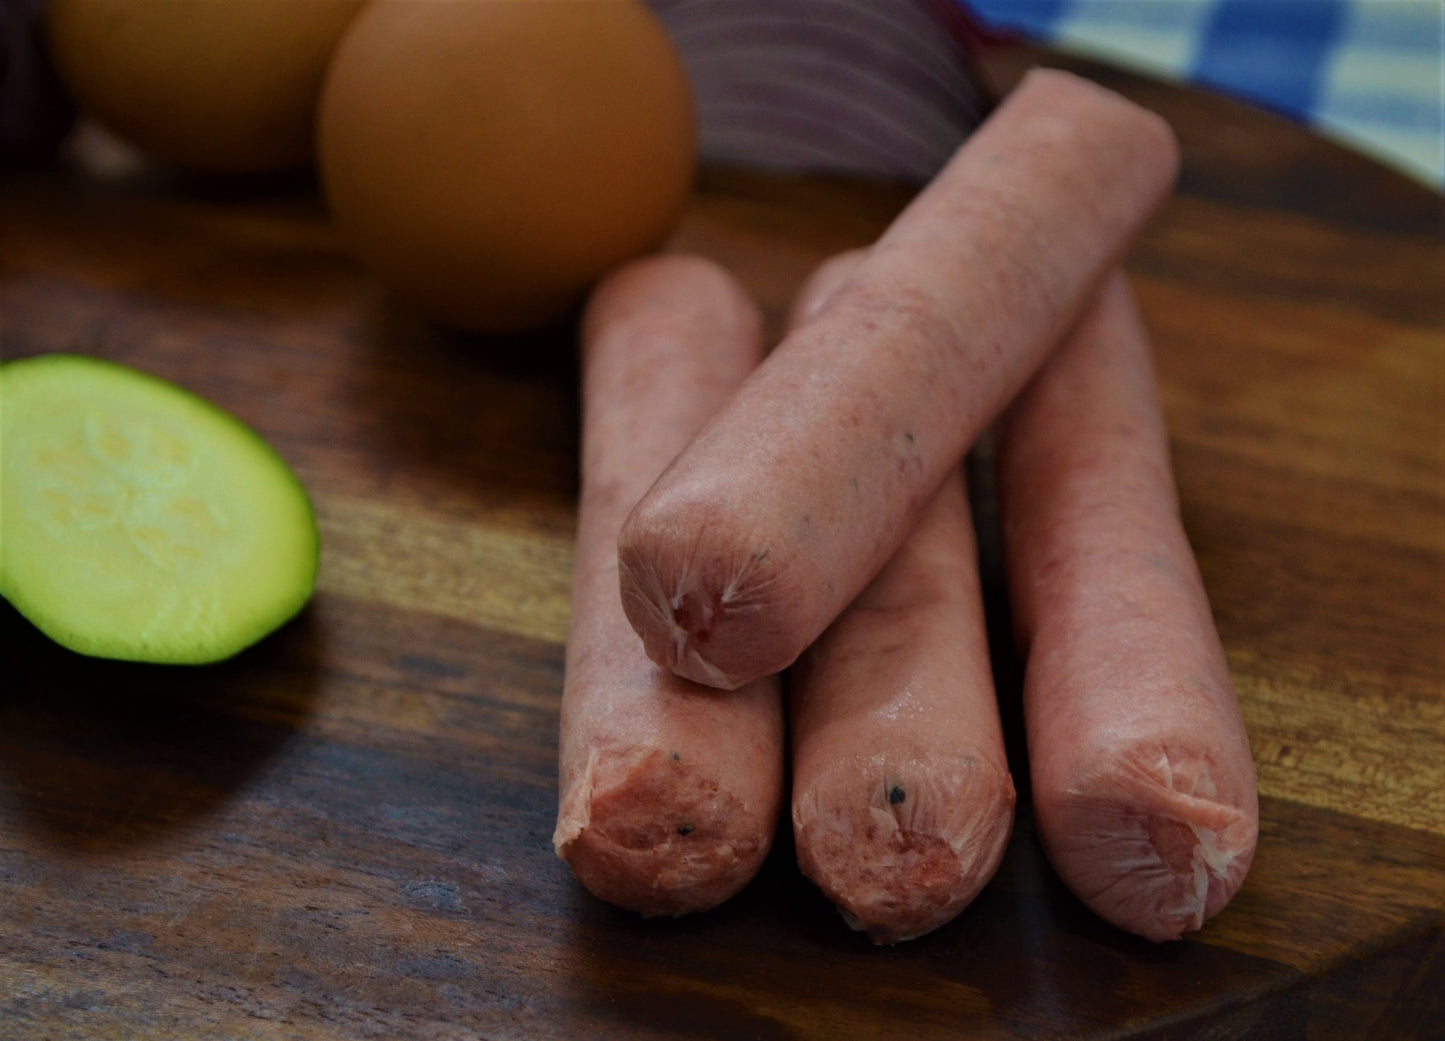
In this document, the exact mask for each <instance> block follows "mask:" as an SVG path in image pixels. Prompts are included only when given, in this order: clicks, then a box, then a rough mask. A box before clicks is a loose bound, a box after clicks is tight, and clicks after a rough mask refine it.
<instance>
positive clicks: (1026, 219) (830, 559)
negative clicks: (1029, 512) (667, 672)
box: [619, 70, 1178, 688]
mask: <svg viewBox="0 0 1445 1041" xmlns="http://www.w3.org/2000/svg"><path fill="white" fill-rule="evenodd" d="M1177 165H1178V147H1177V144H1176V143H1175V140H1174V137H1173V135H1172V133H1171V132H1170V130H1169V128H1168V126H1167V125H1166V124H1165V123H1164V121H1163V120H1162V119H1160V118H1159V117H1158V116H1155V115H1154V114H1152V113H1149V112H1146V111H1145V110H1143V109H1141V108H1139V107H1137V106H1135V105H1134V104H1132V103H1131V102H1129V101H1126V100H1125V99H1123V98H1121V97H1119V96H1118V95H1115V94H1113V93H1111V92H1110V91H1107V90H1105V89H1103V88H1102V87H1098V86H1095V85H1093V84H1091V83H1088V82H1087V81H1085V80H1083V79H1080V78H1078V77H1075V76H1072V75H1069V74H1067V73H1063V72H1056V71H1047V70H1044V71H1035V72H1033V73H1030V74H1029V75H1028V76H1027V77H1026V78H1025V80H1024V81H1023V83H1022V85H1021V86H1020V87H1019V88H1018V89H1017V90H1016V91H1014V92H1013V93H1012V94H1011V95H1010V96H1009V97H1008V98H1007V99H1005V101H1004V102H1003V104H1001V105H1000V106H999V107H998V108H997V109H996V110H995V111H994V113H993V114H992V115H991V116H990V117H989V119H988V120H987V121H986V122H985V123H984V124H983V125H982V126H981V127H980V129H979V130H978V131H977V132H976V133H975V134H974V135H973V136H972V137H971V138H969V140H968V141H967V142H965V143H964V144H963V146H962V147H961V148H960V149H959V150H958V152H957V153H956V155H955V157H954V158H953V159H951V160H950V161H949V163H948V165H947V166H945V168H944V169H943V170H942V171H941V172H940V173H939V175H938V176H937V177H936V178H935V179H934V181H933V182H932V183H931V184H930V185H928V186H927V187H926V188H925V189H924V190H923V191H922V192H920V193H919V194H918V196H917V197H916V198H915V199H914V200H913V202H911V203H910V204H909V206H908V207H907V208H906V209H905V210H904V211H903V213H901V214H900V215H899V217H898V218H897V219H896V220H895V221H894V222H893V223H892V225H890V227H889V228H888V229H887V230H886V231H885V232H884V234H883V236H882V237H881V238H880V239H879V240H878V242H877V243H876V244H875V245H874V246H873V248H872V249H871V250H870V251H869V254H868V256H867V257H866V258H865V259H864V260H863V262H862V263H861V264H860V266H859V268H858V271H857V272H856V274H855V275H854V276H853V277H852V278H850V279H849V280H848V282H847V284H846V285H844V286H842V287H840V288H839V290H838V292H837V293H836V294H835V295H834V296H833V297H832V299H831V300H830V301H829V302H828V303H827V304H826V305H825V306H824V307H823V309H822V311H821V312H820V313H819V314H818V316H817V317H816V318H815V319H814V320H813V321H811V322H808V323H807V324H805V325H803V326H800V327H799V328H798V329H797V330H795V331H794V332H792V333H791V334H790V335H788V336H787V337H785V338H784V341H783V343H782V344H781V345H780V346H779V347H778V348H777V349H776V350H774V351H773V353H772V354H771V355H770V356H769V358H768V359H767V361H765V362H764V363H763V364H762V366H761V367H760V368H759V369H758V370H757V371H756V372H755V373H754V374H753V375H752V376H751V377H749V379H748V380H747V382H745V383H744V385H743V386H742V388H741V389H740V390H739V392H738V393H737V394H736V395H735V396H734V397H733V398H732V399H731V401H730V402H729V403H728V404H727V405H726V406H725V407H724V408H723V410H722V411H721V412H720V413H719V414H718V415H717V416H716V417H715V418H714V419H712V420H711V421H709V423H708V424H707V425H706V426H705V427H704V429H703V430H702V431H701V432H700V433H699V434H698V436H697V437H696V438H694V439H693V440H692V442H691V443H690V444H689V445H688V447H687V448H686V449H685V450H684V451H683V452H682V453H681V454H680V455H679V456H678V458H677V459H676V460H675V461H674V462H673V463H672V464H671V466H669V467H668V469H667V471H666V472H665V473H664V474H663V476H662V477H661V478H660V479H659V481H658V482H657V483H656V484H655V485H654V486H653V487H652V489H651V490H650V491H649V492H648V493H647V495H646V496H644V497H643V498H642V500H641V501H640V502H639V503H638V504H637V506H636V508H635V509H634V510H633V512H632V514H631V515H630V516H629V517H628V519H627V521H626V523H625V524H624V525H623V529H622V533H621V536H620V539H619V565H620V575H619V580H620V584H621V589H622V598H623V607H624V610H625V611H626V612H627V617H628V619H629V620H630V621H631V623H632V625H633V626H634V628H636V630H637V631H638V633H639V634H640V635H641V636H642V639H643V642H644V644H645V646H646V648H647V653H648V654H649V655H650V656H651V657H652V659H653V660H654V661H657V662H659V663H661V664H664V665H666V666H667V667H668V668H670V669H672V670H674V671H676V672H677V673H679V674H680V675H683V676H687V677H689V678H691V679H694V680H697V681H699V682H702V683H707V684H710V685H712V686H717V687H724V688H735V687H737V686H740V685H741V684H744V683H747V682H749V681H751V680H753V679H755V678H757V677H758V676H764V675H767V674H769V673H773V672H777V671H779V670H781V669H782V668H784V667H786V666H787V665H788V664H790V663H791V662H792V661H793V660H794V659H795V658H796V657H797V655H798V654H799V653H800V652H801V651H802V650H803V648H804V647H806V646H808V645H809V644H810V643H812V642H813V640H815V639H816V638H817V637H818V635H819V634H821V633H822V631H823V630H824V629H825V628H827V626H828V624H829V623H831V622H832V620H833V619H834V618H835V617H836V616H837V615H838V613H839V612H840V611H841V610H842V609H843V607H844V606H846V605H847V604H848V602H849V601H851V600H852V599H853V598H854V597H855V596H857V595H858V593H859V592H860V591H861V590H862V588H863V587H864V586H865V585H867V583H868V582H869V580H870V579H872V577H873V576H874V575H875V574H876V573H877V572H878V570H879V569H880V568H881V567H882V566H883V564H884V562H885V561H886V560H887V559H888V558H889V557H890V556H892V554H893V552H894V550H896V549H897V548H898V546H899V544H901V543H902V541H903V539H904V538H905V537H906V536H907V534H908V532H909V531H910V530H911V529H912V527H913V526H914V523H915V522H916V520H917V516H918V513H919V511H920V510H921V509H922V508H923V506H924V505H926V504H927V503H928V501H929V500H930V499H931V498H932V496H933V493H934V491H935V490H936V489H937V488H938V486H939V484H940V483H942V481H943V478H944V475H945V474H947V473H949V472H950V471H951V470H952V469H953V468H954V467H955V466H956V465H957V464H958V462H959V460H960V459H961V458H962V457H963V455H964V453H965V451H966V450H967V448H968V447H969V445H970V444H971V443H972V441H973V439H974V438H975V437H976V436H977V434H978V433H979V432H980V431H981V430H982V429H983V427H984V426H985V425H986V424H988V423H989V422H991V421H992V420H993V418H994V417H995V416H996V414H997V413H998V412H999V411H1001V410H1002V408H1003V406H1004V405H1005V404H1006V403H1007V402H1008V401H1009V400H1010V399H1012V398H1013V396H1014V395H1015V394H1016V393H1017V391H1018V390H1019V389H1020V388H1021V387H1022V386H1023V384H1024V383H1025V382H1026V381H1027V380H1028V378H1029V376H1030V375H1032V373H1033V372H1034V371H1035V370H1036V369H1037V367H1038V366H1039V365H1040V364H1041V363H1042V361H1043V358H1044V355H1045V354H1046V352H1047V350H1048V348H1049V347H1051V346H1052V345H1053V344H1054V343H1055V342H1056V341H1057V340H1058V338H1059V337H1060V336H1061V335H1062V334H1063V333H1064V332H1065V331H1066V330H1067V328H1068V326H1070V325H1071V324H1072V322H1073V319H1074V318H1075V316H1076V314H1077V312H1078V311H1080V310H1081V309H1082V307H1083V305H1084V303H1085V301H1086V300H1087V298H1088V297H1089V295H1090V294H1091V293H1092V291H1093V289H1094V288H1095V286H1096V284H1097V282H1098V281H1099V280H1100V279H1101V278H1102V277H1103V274H1104V272H1105V271H1106V270H1107V269H1108V268H1109V267H1110V266H1111V265H1112V264H1113V262H1114V261H1115V260H1116V259H1117V258H1118V257H1119V256H1120V254H1121V253H1122V252H1123V250H1124V249H1125V248H1126V246H1127V244H1128V242H1129V240H1130V239H1131V238H1132V236H1133V235H1134V234H1135V232H1136V231H1137V230H1138V229H1139V228H1140V226H1141V225H1142V224H1143V223H1144V221H1145V220H1146V219H1147V218H1148V216H1149V215H1150V214H1151V212H1152V211H1153V210H1154V208H1155V207H1156V205H1157V204H1158V203H1159V202H1160V201H1161V200H1162V199H1163V198H1164V196H1165V195H1166V194H1167V192H1168V190H1169V188H1170V186H1171V184H1172V181H1173V178H1174V176H1175V172H1176V169H1177Z"/></svg>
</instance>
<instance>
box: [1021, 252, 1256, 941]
mask: <svg viewBox="0 0 1445 1041" xmlns="http://www.w3.org/2000/svg"><path fill="white" fill-rule="evenodd" d="M997 444H998V478H999V505H1000V515H1001V518H1002V524H1003V538H1004V554H1005V560H1006V566H1007V571H1008V579H1009V599H1010V603H1011V606H1012V609H1013V613H1014V621H1015V630H1016V632H1017V635H1018V637H1019V642H1020V646H1021V648H1022V649H1023V652H1024V655H1025V673H1024V716H1025V722H1026V730H1027V733H1028V753H1029V764H1030V778H1031V781H1032V786H1031V787H1032V790H1033V802H1034V814H1035V817H1036V819H1037V823H1038V830H1039V836H1040V839H1041V840H1042V842H1043V845H1044V849H1045V851H1046V852H1047V854H1048V857H1049V859H1050V861H1051V863H1052V864H1053V866H1054V868H1055V870H1056V871H1057V872H1058V873H1059V875H1060V877H1061V878H1063V880H1064V882H1065V883H1066V884H1067V885H1068V886H1069V887H1070V888H1071V889H1072V890H1073V891H1074V892H1075V893H1076V894H1077V895H1078V896H1079V898H1080V899H1082V900H1083V901H1084V903H1086V904H1087V905H1088V906H1089V907H1091V908H1092V909H1093V910H1094V911H1095V912H1097V913H1098V914H1100V915H1102V916H1103V917H1104V918H1105V919H1107V920H1108V921H1110V922H1112V923H1114V924H1115V925H1117V926H1119V927H1120V928H1123V929H1127V930H1129V931H1131V932H1134V933H1137V934H1139V935H1141V936H1144V937H1147V938H1149V939H1151V940H1166V939H1173V938H1177V937H1179V936H1180V935H1182V934H1183V933H1184V932H1186V931H1189V930H1193V929H1198V928H1199V927H1200V926H1201V925H1202V924H1203V923H1204V921H1205V920H1206V919H1208V918H1209V917H1211V916H1212V915H1214V914H1215V913H1217V912H1218V911H1219V910H1220V909H1221V908H1222V907H1224V905H1225V904H1226V903H1228V901H1229V899H1230V898H1231V897H1232V896H1233V894H1234V892H1235V890H1236V889H1238V888H1239V885H1240V883H1241V882H1242V881H1243V879H1244V876H1245V873H1246V871H1248V869H1249V864H1250V861H1251V860H1252V859H1253V856H1254V848H1255V842H1256V839H1257V837H1258V832H1259V806H1258V800H1257V798H1256V793H1255V771H1254V760H1253V758H1252V756H1251V753H1250V748H1249V740H1248V737H1247V735H1246V734H1245V729H1244V720H1243V717H1242V715H1241V713H1240V708H1239V702H1238V700H1237V699H1236V697H1235V693H1234V687H1233V685H1232V683H1231V681H1230V675H1229V666H1228V663H1227V662H1226V660H1225V656H1224V650H1223V648H1222V646H1221V644H1220V640H1219V635H1218V632H1217V631H1216V629H1215V626H1214V620H1213V617H1212V616H1211V614H1210V608H1209V602H1208V599H1207V597H1206V594H1205V589H1204V583H1203V580H1202V579H1201V577H1200V574H1199V569H1198V566H1197V564H1196V563H1195V559H1194V554H1193V551H1192V549H1191V548H1190V545H1189V541H1188V538H1187V536H1186V535H1185V532H1184V527H1183V524H1182V523H1181V520H1180V516H1179V508H1178V496H1177V492H1176V489H1175V486H1174V480H1173V476H1172V473H1171V467H1170V459H1169V445H1168V435H1167V432H1166V429H1165V425H1164V419H1163V415H1162V412H1161V409H1160V406H1159V401H1158V391H1157V389H1156V386H1155V378H1154V372H1153V367H1152V361H1151V358H1150V349H1149V342H1148V336H1147V332H1146V330H1145V328H1144V325H1143V322H1142V319H1141V317H1140V315H1139V313H1138V311H1137V309H1136V307H1135V304H1134V300H1133V297H1132V295H1131V293H1130V290H1129V286H1128V283H1127V281H1126V280H1125V278H1124V276H1123V275H1122V274H1120V273H1118V272H1116V273H1115V274H1114V275H1113V276H1112V277H1111V278H1110V279H1109V281H1108V282H1107V284H1106V285H1105V287H1104V289H1103V291H1102V293H1101V295H1100V297H1099V299H1098V301H1097V303H1096V304H1095V306H1094V307H1093V308H1092V309H1091V310H1090V311H1089V312H1088V313H1087V314H1086V316H1085V318H1084V319H1083V321H1082V322H1081V323H1080V325H1079V327H1078V328H1077V329H1076V330H1075V331H1074V332H1073V333H1072V334H1071V336H1070V337H1069V338H1068V339H1067V340H1066V341H1065V342H1064V344H1063V345H1062V346H1061V348H1060V349H1059V351H1058V352H1057V353H1056V354H1055V355H1054V357H1053V358H1052V359H1051V360H1050V361H1049V363H1048V364H1047V365H1046V366H1045V367H1044V369H1043V371H1042V372H1040V373H1039V375H1038V377H1037V378H1036V379H1035V380H1034V381H1033V382H1032V383H1031V384H1030V385H1029V387H1028V388H1027V389H1026V390H1025V392H1024V393H1023V394H1022V395H1021V396H1020V398H1019V399H1018V400H1017V401H1016V402H1015V403H1014V404H1013V405H1012V406H1011V407H1010V408H1009V410H1008V412H1007V413H1006V414H1005V416H1004V417H1003V419H1002V420H1001V421H1000V425H999V434H998V442H997Z"/></svg>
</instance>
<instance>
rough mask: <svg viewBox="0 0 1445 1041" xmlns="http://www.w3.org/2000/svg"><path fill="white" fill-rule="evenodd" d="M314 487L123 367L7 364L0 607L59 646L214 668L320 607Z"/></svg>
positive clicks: (223, 420) (178, 394)
mask: <svg viewBox="0 0 1445 1041" xmlns="http://www.w3.org/2000/svg"><path fill="white" fill-rule="evenodd" d="M319 549H320V545H319V538H318V535H317V530H316V518H315V514H314V512H313V510H312V508H311V503H310V500H309V499H308V498H307V495H306V491H305V489H304V488H302V486H301V483H300V482H299V481H298V480H297V479H296V476H295V475H294V474H293V473H292V472H291V470H290V468H289V467H287V465H286V464H285V462H284V461H282V459H281V458H280V456H278V455H277V454H276V453H275V451H273V450H272V449H271V447H270V446H269V445H268V444H266V442H265V441H263V440H262V439H261V437H260V436H259V435H258V434H257V433H256V432H255V431H254V430H252V429H251V428H250V427H248V426H246V424H244V423H243V422H241V421H240V420H239V419H237V418H236V417H235V416H233V415H231V414H230V413H228V412H226V411H224V410H222V409H220V408H218V407H217V406H215V405H213V404H211V403H209V402H207V401H205V400H203V399H201V398H199V397H197V396H196V395H194V394H192V393H191V392H189V391H187V390H184V389H182V388H181V387H178V386H176V385H175V384H173V383H169V382H166V381H165V380H162V379H159V378H157V377H155V376H152V375H149V374H146V373H143V372H140V371H138V370H136V369H132V368H129V367H127V366H124V365H119V364H116V363H114V362H108V361H102V360H100V359H97V358H90V357H84V356H80V355H70V354H49V355H43V356H40V357H36V358H23V359H16V360H13V361H8V362H4V363H0V596H3V597H4V598H5V599H7V600H9V601H10V603H11V604H12V605H13V606H14V607H15V609H16V610H18V611H19V612H20V613H21V614H22V615H24V616H25V617H26V618H27V619H29V620H30V621H31V622H32V623H33V624H34V625H35V626H36V627H37V628H39V629H40V630H41V631H42V632H44V633H45V634H47V635H48V636H49V637H50V638H51V639H53V640H55V641H56V642H57V643H59V644H61V645H63V646H65V647H67V648H69V649H70V650H72V651H76V652H78V653H81V654H87V655H93V656H95V657H101V658H118V659H124V660H128V661H145V662H160V663H170V664H203V663H207V662H214V661H220V660H222V659H224V658H228V657H230V656H232V655H234V654H236V653H237V652H239V651H241V650H243V649H244V648H246V647H249V646H250V645H251V644H253V643H255V642H256V641H257V640H260V639H261V638H262V637H263V636H265V635H267V634H268V633H270V632H272V631H273V630H275V629H276V628H277V627H278V626H280V625H281V624H282V623H284V622H285V621H287V620H288V619H290V618H291V617H292V616H294V615H295V614H296V613H297V612H298V611H300V610H301V608H302V607H303V606H304V605H305V604H306V602H307V600H308V599H310V597H311V593H312V591H313V590H314V588H315V585H316V572H317V566H318V562H319V556H320V553H319Z"/></svg>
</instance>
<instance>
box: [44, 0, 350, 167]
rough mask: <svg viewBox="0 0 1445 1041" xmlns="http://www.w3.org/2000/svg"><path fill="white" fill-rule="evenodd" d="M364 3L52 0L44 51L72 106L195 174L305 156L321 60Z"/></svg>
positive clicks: (280, 163)
mask: <svg viewBox="0 0 1445 1041" xmlns="http://www.w3.org/2000/svg"><path fill="white" fill-rule="evenodd" d="M361 3H362V0H49V6H48V8H47V15H46V17H47V24H46V28H47V32H48V36H49V39H50V51H51V55H52V58H53V60H54V63H55V66H56V70H57V72H58V73H59V75H60V78H61V80H62V82H63V83H64V84H65V86H66V87H67V88H68V89H69V90H70V92H71V93H72V94H73V95H74V96H75V98H76V100H77V102H78V103H79V105H80V106H81V108H82V109H83V110H84V111H85V112H87V113H88V114H89V115H91V116H92V117H94V118H95V119H96V120H97V121H98V122H100V123H101V124H103V125H104V126H106V127H107V128H108V129H110V130H111V131H113V132H114V133H116V134H118V135H119V136H121V137H123V138H126V139H128V140H129V141H130V142H131V143H132V144H134V145H137V146H139V147H140V148H141V149H142V150H143V151H145V152H147V153H149V154H150V155H152V156H154V157H156V158H159V159H164V160H167V161H169V162H172V163H175V164H178V165H181V166H187V167H193V168H197V169H202V170H215V171H225V172H237V173H241V172H255V171H261V170H274V169H284V168H287V167H291V166H300V165H303V164H305V163H306V162H307V161H308V160H309V159H310V157H311V154H312V149H313V145H314V141H315V113H316V98H317V95H318V94H319V93H320V89H321V80H322V77H323V76H324V75H325V72H326V63H327V61H328V60H329V59H330V57H331V52H332V50H333V49H334V48H335V46H336V41H337V40H338V39H340V37H341V34H342V32H343V31H344V30H345V28H346V26H347V23H349V22H350V21H351V19H352V17H353V16H354V15H355V14H356V12H357V11H358V10H359V9H360V7H361Z"/></svg>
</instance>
